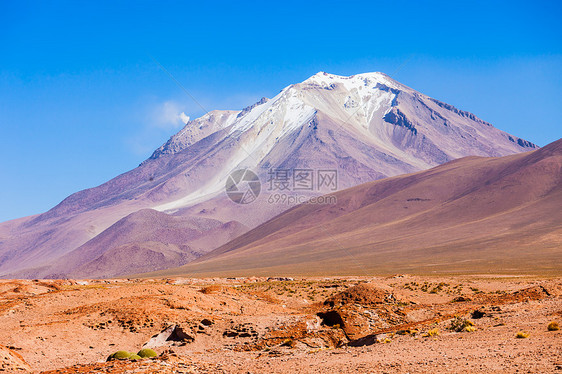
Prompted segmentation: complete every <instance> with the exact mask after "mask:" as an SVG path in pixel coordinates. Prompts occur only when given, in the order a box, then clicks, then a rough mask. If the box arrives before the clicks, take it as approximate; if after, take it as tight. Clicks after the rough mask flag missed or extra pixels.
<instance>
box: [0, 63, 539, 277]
mask: <svg viewBox="0 0 562 374" xmlns="http://www.w3.org/2000/svg"><path fill="white" fill-rule="evenodd" d="M535 148H536V146H535V145H533V144H531V143H529V142H527V141H525V140H523V139H519V138H517V137H515V136H512V135H509V134H506V133H505V132H503V131H500V130H498V129H496V128H494V127H493V126H491V125H490V124H488V123H486V122H484V121H482V120H480V119H479V118H477V117H476V116H474V115H473V114H470V113H468V112H465V111H461V110H458V109H456V108H454V107H452V106H450V105H448V104H445V103H442V102H440V101H437V100H435V99H432V98H429V97H427V96H425V95H423V94H421V93H419V92H417V91H415V90H413V89H411V88H409V87H407V86H404V85H402V84H400V83H398V82H396V81H394V80H392V79H391V78H389V77H388V76H386V75H384V74H382V73H368V74H359V75H355V76H351V77H341V76H336V75H330V74H326V73H318V74H316V75H314V76H313V77H311V78H309V79H307V80H305V81H304V82H302V83H299V84H295V85H291V86H289V87H287V88H285V89H283V90H282V91H281V92H280V93H279V94H278V95H277V96H275V97H274V98H273V99H271V100H267V99H262V100H261V101H259V102H258V103H256V104H254V105H252V106H250V107H248V108H246V109H244V110H242V111H213V112H209V113H207V114H205V115H204V116H202V117H201V118H198V119H196V120H193V121H190V122H189V123H188V124H187V125H186V127H185V128H184V129H182V130H181V131H180V132H178V134H176V135H175V136H173V137H172V138H171V139H170V140H169V141H168V142H167V143H166V144H164V145H163V146H162V147H160V148H159V149H158V150H156V151H155V152H154V153H153V155H152V156H151V157H150V158H149V159H147V160H146V161H145V162H143V163H142V164H141V165H139V167H137V168H135V169H133V170H131V171H129V172H127V173H124V174H122V175H120V176H118V177H116V178H114V179H112V180H111V181H109V182H107V183H104V184H102V185H100V186H98V187H95V188H91V189H88V190H84V191H80V192H78V193H76V194H73V195H71V196H69V197H68V198H66V199H65V200H63V201H62V202H61V203H60V204H58V205H57V206H56V207H54V208H53V209H51V210H50V211H48V212H46V213H44V214H41V215H37V216H34V217H29V218H27V219H23V220H20V221H18V222H17V223H13V222H12V223H10V222H9V223H4V224H2V225H0V276H6V275H7V274H11V275H17V274H19V273H18V272H21V274H27V276H32V275H31V273H29V272H26V271H27V270H29V269H30V268H35V269H37V268H42V269H43V270H44V271H47V272H49V267H51V266H54V265H53V264H54V263H56V262H57V261H58V259H62V258H63V257H64V256H66V255H67V254H68V253H70V252H71V251H73V250H75V249H77V248H78V247H80V246H82V245H83V244H85V243H86V242H88V241H90V240H92V239H93V238H95V237H96V236H97V235H100V234H101V233H102V232H104V230H106V229H108V228H109V227H110V226H111V225H113V224H114V223H116V222H117V221H119V220H120V219H122V218H124V217H126V216H128V215H129V214H131V213H134V212H137V211H139V210H141V209H154V210H158V211H161V212H165V213H169V214H173V215H175V216H185V217H190V218H192V219H198V218H204V219H213V220H218V221H220V222H222V223H227V222H230V221H238V222H240V223H241V224H242V225H245V226H247V227H250V228H251V227H255V226H257V225H258V224H260V223H263V222H264V221H266V220H267V219H269V218H271V217H273V216H275V215H276V214H279V213H280V212H282V211H284V210H285V209H287V208H288V206H286V205H282V204H270V203H268V199H267V197H268V195H267V194H266V193H265V191H264V193H262V195H261V196H260V197H259V199H258V200H257V201H256V202H254V203H252V204H249V205H238V204H234V203H233V202H231V201H230V200H229V199H228V198H227V197H226V196H225V194H224V186H225V183H226V180H227V178H228V175H229V174H230V173H231V172H232V171H234V170H236V169H240V168H250V169H252V170H254V171H255V172H256V173H257V174H258V176H259V178H260V180H261V181H262V184H263V187H265V182H266V181H267V180H268V171H270V169H275V168H280V169H296V168H304V169H314V170H320V169H334V170H337V173H338V174H337V180H338V185H337V188H338V189H343V188H348V187H352V186H355V185H358V184H361V183H364V182H368V181H371V180H375V179H381V178H385V177H389V176H395V175H400V174H404V173H409V172H414V171H418V170H423V169H427V168H430V167H433V166H436V165H439V164H441V163H444V162H447V161H450V160H453V159H456V158H459V157H463V156H468V155H477V156H503V155H508V154H514V153H518V152H523V151H527V150H530V149H535ZM322 192H325V191H311V192H299V195H304V196H312V195H314V194H318V193H322ZM139 227H142V225H140V226H139ZM190 241H191V240H187V241H186V242H185V243H184V244H185V245H187V246H190ZM128 244H130V243H128ZM212 249H214V248H213V247H212V246H209V247H208V248H201V251H202V252H205V251H209V250H212ZM26 269H27V270H26ZM65 271H66V272H67V273H69V274H70V273H72V272H73V269H66V270H65ZM57 273H58V272H57ZM58 274H61V275H62V274H63V273H58Z"/></svg>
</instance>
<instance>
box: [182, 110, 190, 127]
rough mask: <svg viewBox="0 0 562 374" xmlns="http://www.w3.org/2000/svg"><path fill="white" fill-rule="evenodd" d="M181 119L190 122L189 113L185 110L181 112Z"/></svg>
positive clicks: (185, 122)
mask: <svg viewBox="0 0 562 374" xmlns="http://www.w3.org/2000/svg"><path fill="white" fill-rule="evenodd" d="M180 119H181V121H182V122H183V123H184V124H186V125H187V123H188V122H189V116H188V115H187V114H185V113H184V112H181V113H180Z"/></svg>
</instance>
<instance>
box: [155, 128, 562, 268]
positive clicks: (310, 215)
mask: <svg viewBox="0 0 562 374" xmlns="http://www.w3.org/2000/svg"><path fill="white" fill-rule="evenodd" d="M334 195H335V196H336V197H337V203H336V204H334V205H324V206H323V205H313V204H310V205H300V206H297V207H295V208H292V209H290V210H288V211H286V212H285V213H282V214H281V215H279V216H277V217H275V218H273V219H272V220H270V221H268V222H266V223H264V224H262V225H260V226H258V227H256V228H255V229H253V230H251V231H249V232H248V233H246V234H244V235H242V236H240V237H238V238H237V239H235V240H233V241H231V242H229V243H227V244H225V245H224V246H222V247H220V248H218V249H217V250H215V251H213V252H211V253H208V254H207V255H205V256H203V257H201V258H200V259H198V260H196V261H195V262H193V263H190V264H188V265H186V266H184V267H180V268H176V269H169V270H166V271H163V272H159V273H157V275H165V276H171V275H181V274H188V273H189V274H198V275H201V274H206V275H208V274H216V275H219V274H220V275H227V274H228V275H249V274H252V275H256V274H257V275H260V274H308V275H310V274H321V273H322V274H355V275H360V274H363V273H364V272H365V273H393V272H397V271H401V272H418V273H430V272H448V273H455V272H466V271H470V272H479V271H482V272H496V273H497V272H499V273H502V272H505V273H528V272H530V273H533V272H540V273H542V274H548V273H552V274H554V273H560V271H561V269H562V209H560V207H561V206H562V139H561V140H558V141H556V142H554V143H551V144H549V145H548V146H546V147H544V148H542V149H540V150H536V151H533V152H528V153H523V154H517V155H511V156H505V157H501V158H480V157H467V158H463V159H460V160H456V161H452V162H449V163H447V164H444V165H441V166H438V167H436V168H433V169H430V170H427V171H422V172H418V173H414V174H409V175H403V176H398V177H394V178H389V179H384V180H381V181H375V182H370V183H366V184H363V185H360V186H357V187H353V188H350V189H347V190H344V191H340V192H337V193H335V194H334Z"/></svg>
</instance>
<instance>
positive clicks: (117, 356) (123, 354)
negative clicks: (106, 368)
mask: <svg viewBox="0 0 562 374" xmlns="http://www.w3.org/2000/svg"><path fill="white" fill-rule="evenodd" d="M129 357H131V354H130V353H129V352H127V351H117V352H115V353H114V354H112V355H111V356H109V357H108V358H107V361H111V360H126V359H128V358H129Z"/></svg>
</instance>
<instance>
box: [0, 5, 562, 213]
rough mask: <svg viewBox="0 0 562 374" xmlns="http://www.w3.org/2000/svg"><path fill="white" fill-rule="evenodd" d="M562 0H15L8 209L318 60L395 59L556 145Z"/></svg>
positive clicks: (396, 72)
mask: <svg viewBox="0 0 562 374" xmlns="http://www.w3.org/2000/svg"><path fill="white" fill-rule="evenodd" d="M561 18H562V6H561V5H560V2H558V1H551V2H545V1H536V0H535V1H528V2H521V1H505V2H502V1H483V2H456V1H442V2H432V1H411V2H407V1H384V2H375V1H365V2H353V1H345V2H332V1H318V2H307V1H295V2H293V1H276V2H268V1H260V2H249V3H241V2H235V1H228V2H201V1H198V2H184V1H182V2H180V1H177V2H176V1H152V2H150V1H130V2H126V1H101V0H96V1H68V2H66V1H37V2H26V1H13V2H9V1H0V160H1V161H0V177H1V179H0V181H1V183H0V221H4V220H8V219H12V218H17V217H21V216H26V215H31V214H36V213H40V212H43V211H45V210H47V209H49V208H51V207H52V206H54V205H55V204H57V203H58V202H59V201H60V200H62V199H63V198H64V197H66V196H68V195H69V194H71V193H73V192H76V191H78V190H81V189H84V188H88V187H93V186H96V185H98V184H100V183H103V182H105V181H107V180H109V179H110V178H112V177H114V176H116V175H118V174H120V173H122V172H125V171H127V170H130V169H132V168H134V167H136V166H137V165H138V164H139V163H140V162H142V161H143V160H144V159H145V158H147V157H148V156H149V155H150V154H151V152H152V151H153V150H154V149H155V148H157V147H158V146H160V145H161V144H162V143H163V142H164V141H166V140H167V139H168V137H169V136H171V135H172V134H174V133H175V132H176V131H178V129H179V128H180V127H181V121H180V120H179V118H178V114H179V113H180V112H182V111H183V112H185V113H186V114H187V115H189V116H191V117H192V118H195V117H197V116H200V115H201V114H203V110H202V109H201V108H199V107H198V106H197V105H196V104H195V103H194V102H193V101H192V100H191V99H190V98H189V97H188V96H187V95H185V93H183V92H182V91H181V90H180V89H179V88H178V87H177V86H176V85H175V83H174V82H173V81H172V80H171V79H170V78H169V77H168V76H167V75H166V74H165V73H164V72H163V71H162V70H160V68H159V67H158V65H157V64H156V63H155V62H154V61H153V60H152V59H151V57H150V56H153V57H154V59H156V60H157V61H159V62H160V63H161V64H162V65H163V66H165V67H166V68H167V69H168V70H169V71H170V72H171V73H172V74H173V75H174V76H175V77H176V78H177V79H178V80H179V81H180V82H181V83H182V84H183V85H184V86H185V87H186V88H187V89H188V91H189V92H190V93H191V94H192V95H193V96H195V97H196V98H197V100H198V101H199V102H200V103H201V104H202V106H203V107H204V108H205V109H207V110H211V109H240V108H242V107H244V106H246V105H249V104H251V103H252V102H254V101H256V100H257V99H259V98H260V97H262V96H267V97H272V96H274V95H275V94H276V93H277V92H279V90H281V89H282V88H283V87H285V86H287V85H289V84H291V83H296V82H300V81H302V80H304V79H306V78H307V77H309V76H311V75H313V74H315V73H316V72H318V71H327V72H330V73H334V74H341V75H351V74H356V73H362V72H370V71H382V72H385V73H387V74H389V75H391V76H392V77H393V78H395V79H397V80H399V81H401V82H402V83H404V84H407V85H409V86H411V87H413V88H415V89H417V90H418V91H421V92H423V93H425V94H427V95H430V96H433V97H435V98H437V99H440V100H443V101H445V102H447V103H450V104H453V105H455V106H457V107H459V108H461V109H464V110H468V111H471V112H473V113H475V114H476V115H478V116H479V117H481V118H483V119H484V120H487V121H489V122H491V123H492V124H494V125H495V126H496V127H498V128H500V129H502V130H505V131H508V132H510V133H512V134H515V135H517V136H520V137H523V138H525V139H528V140H531V141H533V142H535V143H537V144H539V145H541V146H542V145H545V144H547V143H549V142H551V141H553V140H555V139H558V138H559V137H561V136H562V131H561V126H560V118H561V117H562V105H561V102H562V99H561V98H562V74H561V71H562V48H561V47H562V27H561V26H560V19H561Z"/></svg>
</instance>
